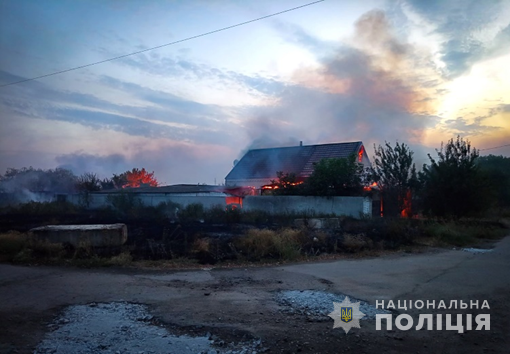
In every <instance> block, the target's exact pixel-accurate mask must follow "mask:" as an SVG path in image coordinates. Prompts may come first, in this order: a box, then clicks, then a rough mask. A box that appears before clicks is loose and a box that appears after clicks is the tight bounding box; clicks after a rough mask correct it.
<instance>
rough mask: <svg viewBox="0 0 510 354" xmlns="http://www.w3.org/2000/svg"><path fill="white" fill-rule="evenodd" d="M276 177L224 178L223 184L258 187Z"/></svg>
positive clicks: (269, 182)
mask: <svg viewBox="0 0 510 354" xmlns="http://www.w3.org/2000/svg"><path fill="white" fill-rule="evenodd" d="M276 179H277V178H276V177H274V178H254V179H225V185H227V186H238V187H255V188H257V189H259V188H260V187H262V186H265V185H268V184H271V181H272V180H276Z"/></svg>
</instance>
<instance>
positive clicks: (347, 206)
mask: <svg viewBox="0 0 510 354" xmlns="http://www.w3.org/2000/svg"><path fill="white" fill-rule="evenodd" d="M107 196H108V195H107V194H104V193H91V194H90V195H89V199H88V207H89V208H91V209H95V208H100V207H104V206H107V205H109V202H108V199H107V198H108V197H107ZM136 197H137V198H139V199H140V200H141V201H142V203H143V204H144V205H146V206H157V205H158V204H159V203H162V202H173V203H177V204H180V205H181V206H182V207H186V206H187V205H189V204H192V203H200V204H202V205H203V206H204V208H206V209H210V208H212V207H214V206H217V205H219V206H221V207H226V206H227V203H229V204H230V203H232V202H235V203H237V204H240V205H242V209H243V210H246V211H253V210H262V211H267V212H269V213H272V214H283V213H309V214H335V215H338V216H340V215H346V216H352V217H355V218H358V217H360V215H361V214H366V215H371V210H372V200H371V199H369V198H363V197H304V196H246V197H244V198H238V197H228V196H227V197H225V196H196V195H189V196H182V195H181V196H174V195H171V194H156V193H139V194H136ZM232 198H236V200H235V201H232ZM237 199H242V200H239V201H238V200H237ZM68 201H70V202H73V203H76V204H83V201H84V200H83V197H80V196H78V195H73V196H69V198H68Z"/></svg>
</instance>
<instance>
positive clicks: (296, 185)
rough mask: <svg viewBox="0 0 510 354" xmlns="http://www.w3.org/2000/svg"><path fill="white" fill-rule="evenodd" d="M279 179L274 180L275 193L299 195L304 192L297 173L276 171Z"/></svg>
mask: <svg viewBox="0 0 510 354" xmlns="http://www.w3.org/2000/svg"><path fill="white" fill-rule="evenodd" d="M276 177H277V178H278V179H276V180H272V181H271V184H272V186H273V190H272V192H273V194H274V195H298V194H303V185H302V182H300V181H298V178H297V176H296V174H295V173H284V172H282V171H278V172H276Z"/></svg>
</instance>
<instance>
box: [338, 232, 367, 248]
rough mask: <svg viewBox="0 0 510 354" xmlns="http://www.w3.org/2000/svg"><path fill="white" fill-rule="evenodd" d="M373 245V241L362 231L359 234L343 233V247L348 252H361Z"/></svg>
mask: <svg viewBox="0 0 510 354" xmlns="http://www.w3.org/2000/svg"><path fill="white" fill-rule="evenodd" d="M373 247H374V243H373V241H372V240H371V239H370V238H368V237H367V236H365V235H364V234H362V233H361V234H357V235H352V234H349V233H345V234H344V235H343V241H342V248H344V249H345V250H346V251H348V252H359V251H362V250H367V249H372V248H373Z"/></svg>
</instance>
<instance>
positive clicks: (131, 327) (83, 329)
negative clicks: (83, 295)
mask: <svg viewBox="0 0 510 354" xmlns="http://www.w3.org/2000/svg"><path fill="white" fill-rule="evenodd" d="M152 319H153V317H152V316H151V315H150V314H149V312H148V309H147V307H146V306H144V305H140V304H130V303H126V302H114V303H100V304H89V305H74V306H70V307H68V308H67V309H66V310H65V311H64V312H63V313H62V314H61V315H60V317H59V318H57V319H56V320H55V322H54V323H52V324H51V325H50V332H49V333H48V334H47V335H46V338H45V339H44V340H43V341H42V342H41V343H40V344H39V345H38V346H37V348H36V350H35V352H34V353H35V354H50V353H51V354H68V353H76V354H99V353H112V354H142V353H143V354H149V353H154V354H159V353H183V354H187V353H190V354H191V353H193V354H197V353H207V354H213V353H214V354H218V353H224V354H227V353H228V354H241V353H242V354H252V353H257V347H258V346H260V341H252V342H249V343H239V344H238V345H234V343H231V344H230V345H229V346H230V348H228V347H227V348H225V349H219V348H215V347H214V346H213V345H214V343H215V341H214V340H211V339H210V338H211V337H209V336H205V337H191V336H186V335H182V336H176V335H172V334H171V333H170V332H169V331H168V330H167V329H166V328H164V327H159V326H157V325H154V324H152V323H151V321H152ZM221 343H222V345H223V346H225V344H224V343H223V342H221Z"/></svg>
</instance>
